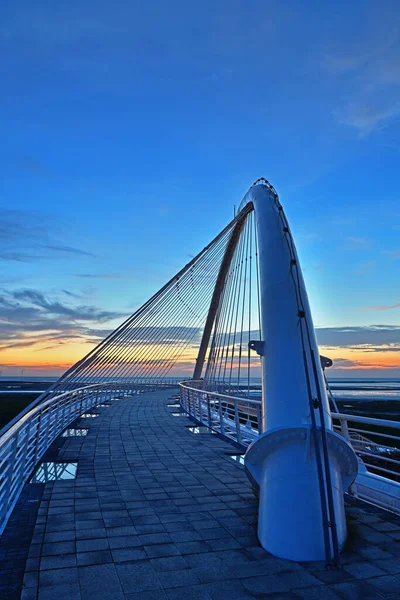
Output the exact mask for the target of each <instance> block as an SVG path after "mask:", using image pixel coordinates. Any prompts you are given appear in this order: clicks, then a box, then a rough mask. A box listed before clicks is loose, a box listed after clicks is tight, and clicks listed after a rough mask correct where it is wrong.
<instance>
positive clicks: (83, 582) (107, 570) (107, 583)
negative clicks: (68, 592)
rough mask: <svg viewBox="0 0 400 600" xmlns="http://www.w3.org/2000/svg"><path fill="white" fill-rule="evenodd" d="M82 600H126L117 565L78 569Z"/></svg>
mask: <svg viewBox="0 0 400 600" xmlns="http://www.w3.org/2000/svg"><path fill="white" fill-rule="evenodd" d="M78 575H79V583H80V589H81V594H82V600H111V599H112V600H124V594H123V592H122V588H121V584H120V580H119V577H118V575H117V571H116V567H115V565H98V566H90V567H80V568H79V569H78Z"/></svg>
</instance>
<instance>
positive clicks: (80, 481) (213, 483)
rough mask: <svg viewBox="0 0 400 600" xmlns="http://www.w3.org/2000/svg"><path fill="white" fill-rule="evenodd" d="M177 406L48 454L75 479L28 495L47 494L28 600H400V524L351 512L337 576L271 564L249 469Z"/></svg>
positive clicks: (136, 405)
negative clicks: (69, 464)
mask: <svg viewBox="0 0 400 600" xmlns="http://www.w3.org/2000/svg"><path fill="white" fill-rule="evenodd" d="M170 395H171V391H169V392H167V391H159V392H152V393H147V394H143V395H140V396H137V397H133V398H127V399H124V400H118V401H114V402H112V404H111V406H110V407H106V408H101V409H98V412H99V413H100V415H99V416H98V417H97V418H87V419H80V420H78V423H79V424H80V425H81V426H84V427H88V428H89V429H90V431H89V433H88V435H87V436H86V437H81V438H59V440H58V441H57V442H56V443H55V445H54V446H53V448H52V449H51V451H50V453H52V454H53V455H57V460H66V461H67V460H76V461H77V462H78V474H77V478H76V479H75V480H68V481H58V482H54V483H47V484H44V485H43V484H38V485H36V486H35V485H34V486H32V484H30V487H31V489H33V488H35V487H36V488H39V487H40V488H41V489H42V490H43V493H41V494H39V496H38V498H39V502H40V507H39V509H38V510H37V511H36V513H37V517H36V524H35V525H34V530H33V534H32V538H31V543H30V547H29V550H28V559H27V561H26V566H25V574H24V579H23V588H22V594H21V598H22V599H23V600H37V599H38V600H58V599H59V600H61V599H63V600H80V599H82V600H181V599H182V600H192V599H193V600H212V599H214V600H222V599H225V598H226V599H229V600H239V599H240V600H241V599H249V598H277V599H278V598H280V599H284V598H292V599H293V598H307V599H308V598H309V599H313V598H318V599H320V598H322V599H325V598H326V599H328V600H329V599H333V598H345V599H353V598H354V599H356V598H360V599H361V598H362V600H368V599H373V600H380V599H382V598H398V597H399V592H398V590H399V589H400V543H399V541H400V519H399V518H397V517H395V516H391V515H389V514H388V513H383V512H381V511H378V510H377V509H371V508H368V507H367V506H366V505H363V507H360V506H361V505H357V504H355V505H352V506H349V507H348V515H349V532H350V542H349V549H348V551H346V552H345V553H343V555H342V558H343V568H342V569H341V570H340V571H326V570H325V568H324V565H323V564H322V563H307V564H305V563H302V564H298V563H295V562H290V561H286V560H282V559H278V558H275V557H273V556H271V555H270V554H268V553H267V552H265V551H264V550H263V549H262V548H261V547H260V546H259V544H258V540H257V537H256V530H255V525H254V523H255V520H256V515H257V499H256V498H255V496H254V494H253V491H252V489H251V486H250V484H249V482H248V480H247V477H246V475H245V472H244V469H243V467H242V466H241V465H239V464H238V463H235V462H234V461H233V460H232V459H231V458H230V457H229V456H228V455H227V454H226V453H229V452H231V453H232V452H235V448H234V447H233V446H232V445H231V444H229V443H228V442H226V441H224V440H222V439H220V438H219V437H218V436H217V435H211V434H198V435H195V434H192V433H190V432H189V431H188V429H187V427H186V426H187V425H191V424H192V423H191V422H190V421H189V420H188V419H187V418H185V417H173V416H171V414H170V413H171V412H173V411H174V409H171V408H169V407H168V406H167V404H168V397H169V396H170ZM28 487H29V486H26V488H28ZM25 498H26V496H25ZM21 502H22V501H21ZM21 510H22V508H21V503H19V505H17V507H16V515H18V511H21ZM10 527H11V525H10ZM6 532H7V530H6ZM9 539H10V535H9V536H8V540H9ZM13 551H14V550H13V549H11V550H10V549H9V551H8V558H9V559H10V556H11V555H12V552H13ZM3 554H4V553H3ZM5 554H7V553H5ZM6 559H7V556H6ZM5 594H6V595H5V597H6V598H10V599H11V598H18V597H19V594H20V592H19V591H18V592H12V591H11V590H10V591H9V592H8V593H7V590H6V591H5Z"/></svg>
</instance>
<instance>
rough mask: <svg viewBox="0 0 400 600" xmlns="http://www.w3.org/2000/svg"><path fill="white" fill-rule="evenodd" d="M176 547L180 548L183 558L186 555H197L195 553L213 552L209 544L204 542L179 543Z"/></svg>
mask: <svg viewBox="0 0 400 600" xmlns="http://www.w3.org/2000/svg"><path fill="white" fill-rule="evenodd" d="M176 547H177V548H178V550H179V552H180V553H181V554H182V556H185V554H195V553H199V552H207V551H209V550H211V548H210V546H209V544H208V543H206V542H204V541H201V542H177V543H176Z"/></svg>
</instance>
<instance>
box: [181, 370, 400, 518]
mask: <svg viewBox="0 0 400 600" xmlns="http://www.w3.org/2000/svg"><path fill="white" fill-rule="evenodd" d="M180 394H181V406H182V408H183V410H185V411H186V412H187V413H188V414H189V415H190V416H192V417H194V418H195V419H196V420H197V421H199V422H200V423H202V424H203V425H206V426H207V427H209V428H210V429H212V430H213V431H216V432H217V433H220V434H222V435H224V436H226V437H228V438H229V439H231V440H233V441H235V442H238V443H239V444H241V445H242V446H244V448H246V447H247V446H249V445H250V443H251V442H253V441H254V440H255V439H256V438H257V437H258V435H259V434H260V431H261V410H262V405H261V402H260V401H259V400H253V399H249V398H240V397H236V396H232V395H227V394H224V393H219V392H215V391H208V390H207V389H204V381H183V382H181V383H180ZM332 419H333V423H334V429H335V431H337V432H338V433H340V434H341V435H342V436H343V437H344V438H346V439H347V440H348V442H350V444H351V445H352V447H353V449H354V451H355V452H356V454H357V456H358V459H359V474H358V476H357V479H356V483H355V485H353V486H352V488H351V490H350V491H349V493H351V494H352V495H354V496H356V497H359V498H360V499H362V500H365V501H367V502H370V503H372V504H375V505H378V506H380V507H382V508H385V509H387V510H391V511H393V512H396V513H399V514H400V422H397V421H389V420H386V419H374V418H372V417H362V416H358V415H348V414H343V413H332Z"/></svg>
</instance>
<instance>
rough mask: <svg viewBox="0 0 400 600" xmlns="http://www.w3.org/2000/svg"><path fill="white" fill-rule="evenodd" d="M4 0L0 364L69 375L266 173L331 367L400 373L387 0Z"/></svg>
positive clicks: (391, 5)
mask: <svg viewBox="0 0 400 600" xmlns="http://www.w3.org/2000/svg"><path fill="white" fill-rule="evenodd" d="M1 12H2V18H1V20H0V55H1V57H2V58H1V60H0V77H1V82H2V94H1V97H0V107H1V110H0V123H1V130H2V140H3V143H2V146H1V150H0V153H1V168H0V182H1V196H0V202H1V211H0V265H1V269H0V371H2V376H3V377H9V376H20V375H21V372H22V371H23V373H24V375H25V376H27V375H60V374H61V373H62V372H63V371H64V370H65V369H66V368H67V367H68V366H70V365H71V364H73V363H74V362H76V361H77V360H78V359H79V358H81V357H82V356H83V355H84V354H86V353H87V352H88V351H89V350H90V349H91V348H92V347H93V344H96V343H98V342H99V341H100V340H101V339H102V338H103V337H104V336H105V335H106V334H107V333H108V332H109V331H111V330H112V329H114V328H115V327H116V326H117V325H118V324H119V323H120V322H121V321H122V320H123V319H125V318H126V317H127V316H128V315H129V314H131V313H132V312H134V310H135V309H136V308H138V307H139V306H140V305H141V304H142V303H143V302H144V301H146V300H147V298H148V297H149V296H150V295H151V294H153V293H154V292H156V291H157V289H158V288H160V287H161V285H163V284H164V283H165V281H167V280H168V279H169V278H171V277H172V276H173V275H174V274H175V272H177V271H178V270H179V269H180V268H181V267H182V266H183V265H184V264H185V263H187V262H188V261H189V260H190V258H191V257H193V256H194V255H195V254H197V252H199V251H200V250H201V249H202V248H203V247H204V246H205V245H206V244H207V243H208V242H209V241H210V240H211V238H212V237H214V236H215V235H216V234H217V233H218V232H219V230H220V229H221V228H222V227H223V226H224V225H226V223H227V222H228V221H229V220H230V219H231V218H232V216H233V210H234V205H235V204H236V205H238V204H239V203H240V201H241V198H242V196H243V195H244V193H245V192H246V191H247V189H248V187H249V186H250V185H251V184H252V182H253V181H254V180H255V179H257V178H258V177H261V176H265V177H267V178H268V179H269V180H270V181H271V183H272V184H273V185H274V186H275V188H276V189H277V191H278V194H279V196H280V200H281V202H282V204H283V206H284V208H285V210H286V213H287V217H288V219H289V222H290V224H291V227H292V232H293V235H294V239H295V242H296V244H297V248H298V252H299V256H300V260H301V264H302V267H303V271H304V276H305V280H306V284H307V288H308V293H309V297H310V301H311V307H312V311H313V317H314V323H315V325H316V328H317V338H318V341H319V344H320V345H321V352H322V353H323V354H326V355H327V356H329V357H331V358H332V359H333V360H334V362H335V367H334V369H331V371H330V375H331V376H336V377H339V376H340V377H343V376H345V377H347V376H352V377H365V376H368V377H372V376H373V377H400V174H399V165H400V136H399V134H400V118H399V117H400V33H399V25H398V23H399V17H400V5H399V3H398V1H396V0H394V1H393V2H392V1H387V0H382V1H380V2H379V3H378V2H377V1H368V0H356V1H355V2H352V3H348V2H344V1H340V0H339V1H338V2H335V3H325V2H314V1H311V0H306V1H304V2H296V1H295V0H282V1H278V0H276V1H269V0H259V1H254V0H247V1H239V0H234V1H231V2H227V1H226V0H225V1H219V0H216V1H212V2H211V1H208V0H205V1H204V2H202V3H196V4H193V3H191V2H187V1H185V2H183V1H176V0H172V1H168V2H167V1H161V0H157V1H151V0H150V1H146V2H144V1H143V2H141V1H135V2H128V1H127V0H123V1H121V0H120V1H119V0H115V1H114V2H112V3H111V2H109V1H107V2H105V1H104V0H97V1H96V2H94V1H92V0H90V1H85V0H76V1H71V2H54V3H49V2H45V1H42V0H37V1H36V2H32V1H28V0H21V2H19V3H12V2H10V3H7V5H5V6H3V7H2V9H1ZM194 355H195V351H194V350H193V349H192V350H191V351H189V352H188V354H187V355H186V356H185V357H184V360H183V363H182V365H181V367H180V369H179V370H178V371H177V374H179V375H184V374H190V370H191V368H192V367H191V360H192V359H193V358H194Z"/></svg>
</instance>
